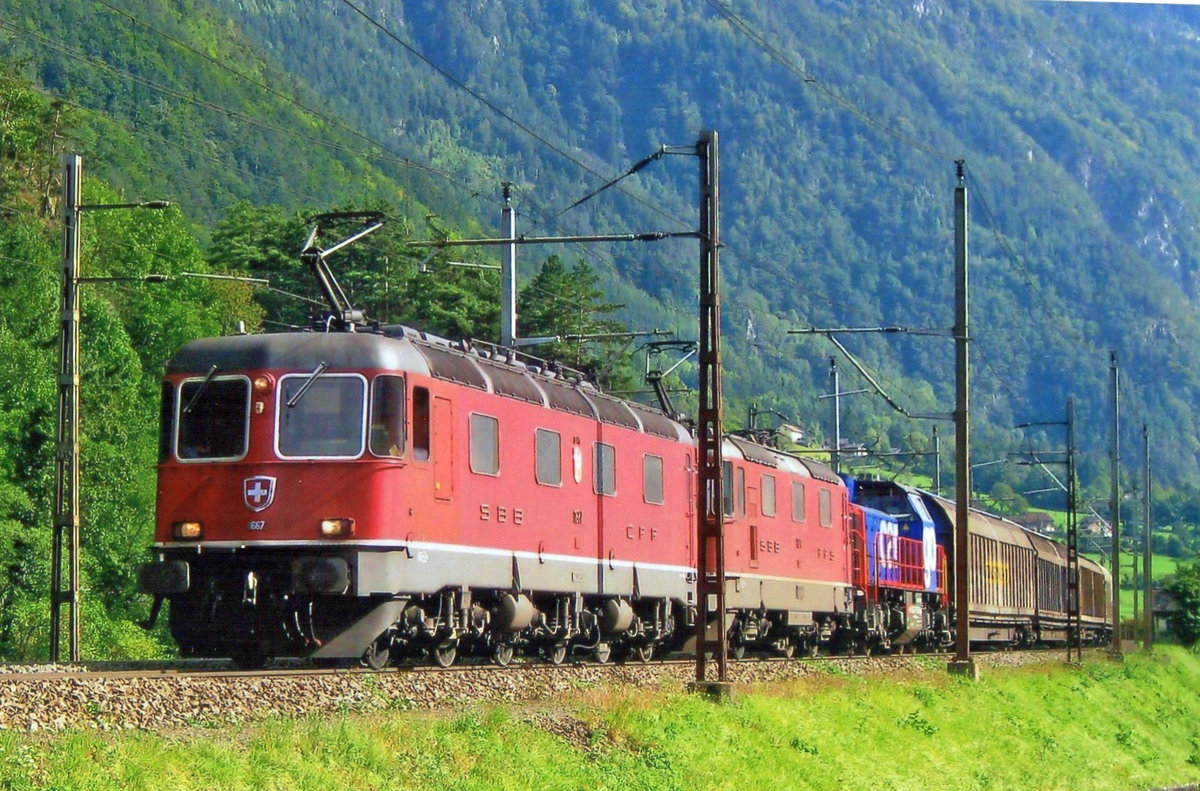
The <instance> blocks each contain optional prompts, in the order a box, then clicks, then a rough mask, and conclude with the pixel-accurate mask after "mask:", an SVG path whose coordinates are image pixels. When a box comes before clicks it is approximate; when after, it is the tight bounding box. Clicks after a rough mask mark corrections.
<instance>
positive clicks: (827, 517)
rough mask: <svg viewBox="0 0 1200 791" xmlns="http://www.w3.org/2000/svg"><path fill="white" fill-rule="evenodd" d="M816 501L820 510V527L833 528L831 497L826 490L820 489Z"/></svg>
mask: <svg viewBox="0 0 1200 791" xmlns="http://www.w3.org/2000/svg"><path fill="white" fill-rule="evenodd" d="M817 500H818V501H819V502H818V505H819V506H820V509H821V527H833V496H832V495H831V494H830V493H829V490H828V489H821V490H820V492H818V496H817Z"/></svg>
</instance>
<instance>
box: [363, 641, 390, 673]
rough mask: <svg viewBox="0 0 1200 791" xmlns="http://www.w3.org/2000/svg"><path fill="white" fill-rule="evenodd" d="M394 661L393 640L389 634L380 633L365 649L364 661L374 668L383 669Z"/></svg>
mask: <svg viewBox="0 0 1200 791" xmlns="http://www.w3.org/2000/svg"><path fill="white" fill-rule="evenodd" d="M391 661H392V640H391V636H390V635H387V634H383V635H380V636H379V637H377V638H376V639H375V642H373V643H371V644H370V645H369V646H367V650H366V651H363V655H362V663H363V664H364V665H366V666H367V667H369V668H371V669H372V670H383V669H384V668H385V667H387V666H388V663H389V662H391Z"/></svg>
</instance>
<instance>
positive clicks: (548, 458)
mask: <svg viewBox="0 0 1200 791" xmlns="http://www.w3.org/2000/svg"><path fill="white" fill-rule="evenodd" d="M536 435H537V436H536V444H535V448H534V450H535V453H536V454H537V460H536V465H537V469H536V471H535V475H536V476H537V482H538V483H540V484H542V485H543V486H562V437H561V436H560V435H559V433H558V432H557V431H549V430H547V429H544V428H539V429H537V431H536Z"/></svg>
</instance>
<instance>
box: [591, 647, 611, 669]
mask: <svg viewBox="0 0 1200 791" xmlns="http://www.w3.org/2000/svg"><path fill="white" fill-rule="evenodd" d="M592 658H593V659H595V660H596V662H597V663H599V664H601V665H607V664H608V661H609V660H610V659H612V646H611V645H609V644H608V643H600V645H598V646H596V650H594V651H593V652H592Z"/></svg>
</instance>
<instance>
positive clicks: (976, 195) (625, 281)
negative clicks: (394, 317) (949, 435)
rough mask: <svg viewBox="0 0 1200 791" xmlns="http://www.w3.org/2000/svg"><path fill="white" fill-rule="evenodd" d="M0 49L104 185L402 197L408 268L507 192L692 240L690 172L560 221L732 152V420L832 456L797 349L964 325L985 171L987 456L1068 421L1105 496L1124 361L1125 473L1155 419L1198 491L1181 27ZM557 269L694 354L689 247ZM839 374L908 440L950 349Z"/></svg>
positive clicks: (451, 35)
mask: <svg viewBox="0 0 1200 791" xmlns="http://www.w3.org/2000/svg"><path fill="white" fill-rule="evenodd" d="M131 17H134V18H136V20H137V21H135V20H134V19H131ZM0 22H3V23H4V25H5V26H6V27H4V28H0V34H3V35H4V36H5V37H6V39H7V40H6V43H5V44H4V47H5V51H6V52H7V53H8V54H9V55H10V56H11V57H19V58H26V59H28V62H27V65H26V67H25V73H26V74H29V75H32V76H33V77H34V78H35V79H36V80H37V81H38V82H39V84H40V85H41V86H42V87H43V88H44V89H45V90H47V91H49V92H51V93H53V94H55V95H58V96H64V97H67V98H68V99H70V100H71V101H72V102H76V103H78V104H80V105H83V106H85V107H88V108H90V109H91V110H92V111H94V112H89V113H87V114H86V118H87V119H88V122H87V129H89V130H90V132H89V133H88V134H85V135H83V136H82V139H80V140H78V141H75V142H77V143H78V144H79V145H81V146H83V147H84V148H85V149H86V150H87V151H88V152H89V153H90V154H91V156H92V157H93V158H94V159H96V160H98V162H97V165H96V166H97V168H103V169H104V171H103V172H105V174H106V175H107V176H109V177H110V178H111V179H112V180H113V181H114V183H117V184H123V185H127V186H128V187H129V188H130V189H137V190H138V191H139V192H145V191H148V190H151V189H154V190H159V191H161V190H162V189H164V188H166V189H171V188H174V190H175V194H176V195H177V196H179V198H180V200H181V201H182V203H183V204H184V206H185V207H187V210H188V211H189V213H190V214H191V216H192V217H193V218H195V219H196V220H197V221H201V222H207V221H208V220H210V219H211V218H213V217H216V216H219V215H220V214H221V213H222V211H223V210H224V207H226V206H228V205H229V202H230V201H231V200H232V199H233V198H249V199H250V200H252V201H254V202H256V203H280V204H283V205H285V206H288V207H295V206H301V205H307V206H314V207H318V208H330V207H333V206H335V205H345V204H346V203H348V202H354V201H367V200H373V199H380V198H383V199H387V200H403V201H410V202H409V203H408V204H407V206H408V211H409V216H410V218H415V220H416V222H412V223H411V225H412V227H411V235H412V236H413V237H414V238H422V237H424V236H426V235H428V233H429V232H430V230H429V229H427V228H425V227H423V226H422V224H421V222H420V220H421V218H422V214H423V210H422V209H419V208H417V205H418V204H420V205H422V206H428V207H429V208H430V209H432V210H433V211H435V212H438V213H439V214H440V215H441V217H442V218H444V219H442V220H439V221H438V222H439V223H440V224H441V225H442V226H445V227H449V228H451V229H453V230H454V232H457V233H463V234H467V233H469V231H468V226H469V225H470V224H471V223H474V224H475V226H476V228H475V230H478V228H479V227H487V226H490V225H492V224H493V223H494V222H495V217H496V215H497V214H498V211H499V207H498V201H497V196H498V194H499V184H500V182H501V181H504V180H508V181H512V182H514V183H515V186H516V202H517V206H518V210H519V211H520V212H521V228H520V230H521V231H524V232H527V233H530V234H542V233H559V232H568V233H577V232H585V233H586V232H612V231H643V230H659V229H662V230H679V229H681V228H686V227H688V226H689V225H690V224H694V222H695V220H694V218H695V207H694V202H695V197H694V196H695V164H694V160H690V159H683V158H678V157H665V158H663V159H662V160H660V161H657V162H655V163H653V164H651V165H649V166H647V167H646V168H644V169H642V170H641V171H640V172H639V173H638V174H637V175H636V176H634V177H632V178H630V179H628V180H627V181H625V182H623V183H622V185H621V187H620V188H619V189H612V190H608V191H605V192H603V193H601V194H600V195H598V196H597V197H595V198H593V199H592V200H591V201H589V202H587V203H585V204H584V205H582V206H580V207H578V208H574V209H571V210H567V211H564V209H565V208H566V207H567V206H569V205H570V204H571V203H572V202H574V201H575V200H576V199H577V198H579V197H581V196H583V195H584V194H586V193H587V192H589V191H590V190H592V189H594V188H595V187H597V186H599V185H600V184H602V183H603V182H604V181H606V180H607V179H608V178H610V177H613V176H616V175H618V174H620V173H621V172H623V171H624V170H625V169H626V168H628V167H629V166H630V165H632V164H633V163H635V162H637V161H638V160H640V159H641V158H643V157H644V156H646V155H648V154H651V153H653V152H654V151H655V150H657V149H658V147H659V146H660V145H662V144H690V143H692V142H694V141H695V139H696V135H697V132H698V130H699V129H701V128H714V129H716V130H718V132H719V133H720V135H721V161H722V177H723V184H722V189H723V194H722V211H723V237H724V242H725V244H726V248H725V250H724V252H723V257H722V264H723V273H724V278H725V280H724V286H725V293H724V301H723V305H724V317H725V329H726V332H727V333H728V343H729V345H728V347H727V348H728V353H727V355H726V362H727V364H728V367H729V372H728V374H727V377H726V380H725V381H726V383H727V387H728V388H729V394H730V395H731V397H732V398H733V400H732V402H731V403H732V407H731V409H730V418H731V419H733V420H738V419H740V412H741V407H742V406H743V405H744V404H745V403H747V402H749V401H758V402H759V403H761V404H763V405H764V406H770V407H773V408H775V409H777V410H778V411H780V412H783V413H786V414H790V415H794V416H795V417H796V418H797V419H798V420H800V421H801V422H802V423H804V424H805V425H806V426H807V427H808V428H809V429H810V430H812V431H815V432H819V431H820V426H819V424H820V423H821V422H823V416H824V414H825V411H826V410H825V406H824V404H823V402H822V403H818V401H817V400H816V396H817V394H818V393H820V392H822V391H824V390H825V389H826V388H827V386H828V385H827V380H826V376H825V371H826V368H827V357H828V356H830V355H831V354H832V352H833V349H832V347H831V346H830V345H829V344H828V343H827V342H826V341H824V340H821V339H817V338H806V337H797V336H789V335H788V334H787V330H789V329H795V328H800V327H805V326H809V325H817V326H830V325H834V326H839V325H875V324H902V325H907V326H920V327H941V328H945V327H948V326H949V325H950V323H951V321H952V316H951V311H952V304H951V303H952V300H951V296H952V295H951V285H950V271H951V263H952V261H951V237H950V225H951V211H950V207H951V194H952V189H953V187H954V183H955V181H954V164H953V160H955V159H957V158H962V159H965V160H966V163H967V168H968V186H969V187H970V189H971V194H972V198H973V199H972V221H973V225H972V236H971V254H972V313H973V319H972V320H973V327H972V330H973V335H974V337H975V344H974V357H973V360H974V388H975V389H974V393H975V400H974V406H975V416H976V418H977V419H978V423H977V424H976V425H977V430H976V447H977V448H978V451H977V452H978V453H980V454H981V456H982V455H988V457H989V458H991V457H992V454H1000V453H1004V452H1006V451H1009V450H1013V449H1014V448H1015V447H1017V446H1018V445H1019V443H1020V442H1021V439H1020V435H1018V434H1017V433H1016V432H1014V431H1012V429H1011V428H1010V427H1011V426H1012V425H1014V424H1016V423H1020V422H1025V421H1030V420H1047V419H1051V420H1052V419H1059V418H1060V417H1061V416H1062V413H1063V408H1064V405H1065V401H1066V398H1067V396H1068V395H1070V394H1075V395H1077V396H1078V397H1079V398H1080V399H1081V403H1080V417H1081V421H1082V422H1083V424H1084V425H1085V426H1087V428H1086V429H1085V430H1084V431H1082V432H1081V435H1082V436H1083V437H1084V438H1085V440H1086V442H1087V447H1086V450H1088V451H1089V452H1090V453H1089V456H1088V459H1087V461H1086V462H1085V464H1084V476H1085V481H1089V480H1095V479H1098V477H1099V476H1100V474H1101V472H1102V471H1103V469H1104V468H1105V467H1106V464H1107V462H1106V458H1105V434H1106V428H1105V426H1106V425H1107V424H1106V422H1105V421H1106V417H1105V414H1106V411H1107V378H1108V351H1109V350H1110V349H1115V350H1116V351H1117V352H1118V355H1119V359H1120V361H1121V363H1122V365H1123V367H1124V373H1123V383H1124V391H1123V399H1124V401H1123V412H1124V415H1125V417H1126V431H1127V436H1126V437H1125V444H1126V446H1127V447H1133V446H1134V438H1135V436H1137V435H1138V434H1139V433H1140V431H1139V429H1140V426H1139V425H1138V424H1140V423H1141V422H1142V421H1147V422H1149V423H1150V424H1151V426H1152V430H1153V432H1154V437H1155V449H1156V453H1157V454H1158V455H1159V456H1160V457H1162V458H1165V459H1169V463H1164V464H1161V465H1159V471H1160V474H1161V475H1162V476H1163V478H1164V479H1173V480H1174V481H1176V482H1182V481H1186V480H1187V479H1189V478H1192V477H1194V474H1195V473H1196V472H1197V470H1198V468H1200V421H1198V420H1197V418H1196V416H1195V414H1194V405H1195V404H1196V403H1197V402H1198V400H1200V399H1198V396H1200V373H1198V366H1197V365H1196V361H1197V357H1198V356H1200V325H1198V323H1197V319H1196V308H1195V305H1194V302H1195V299H1196V296H1197V293H1198V292H1200V258H1198V257H1197V255H1196V252H1195V251H1196V249H1197V241H1198V239H1197V229H1196V213H1197V206H1196V203H1197V185H1198V184H1200V167H1198V165H1197V160H1196V154H1197V148H1198V141H1200V133H1198V130H1197V123H1198V121H1200V119H1198V118H1197V111H1196V110H1195V107H1196V106H1198V103H1197V101H1196V98H1197V93H1198V91H1197V88H1198V85H1197V80H1198V79H1200V44H1198V43H1197V35H1198V34H1200V14H1198V13H1197V12H1196V11H1195V10H1194V9H1190V8H1170V9H1168V8H1165V7H1148V6H1141V5H1139V6H1127V7H1126V6H1120V5H1111V4H1104V3H1088V4H1065V3H1064V4H1059V3H1030V2H1018V1H1017V0H974V1H973V2H969V3H948V2H941V1H940V0H915V1H914V2H909V3H904V4H889V3H882V4H881V3H873V2H869V0H839V2H824V1H820V0H819V1H817V2H798V1H795V2H792V1H789V2H783V3H778V2H761V1H759V0H755V1H753V2H751V1H750V0H740V1H739V2H733V3H723V2H719V0H711V2H702V1H701V0H690V1H689V2H671V1H669V0H651V1H650V2H640V3H623V2H622V3H615V2H614V3H586V2H582V1H581V0H527V1H524V2H512V1H511V0H509V2H501V1H500V0H477V1H476V2H470V3H442V2H434V1H433V0H414V1H413V2H404V3H401V2H392V1H391V0H385V1H384V2H376V3H374V4H372V5H370V6H366V5H362V4H360V3H358V2H357V1H356V0H296V2H274V1H273V0H189V1H188V2H184V1H183V0H176V1H175V2H165V3H139V2H135V1H134V0H104V2H99V1H98V0H53V1H52V2H47V3H32V2H26V1H25V0H20V1H19V2H15V3H10V4H9V9H8V10H7V11H5V12H4V13H3V14H0ZM147 25H149V26H150V27H147ZM23 30H34V31H37V32H38V34H39V35H42V36H45V37H46V39H47V41H42V40H40V39H37V38H36V37H34V36H32V35H22V34H21V33H20V31H23ZM14 31H15V32H14ZM164 34H165V35H169V36H172V37H175V38H178V39H179V40H180V41H184V42H186V43H187V45H188V46H189V47H192V48H194V50H195V51H190V50H188V49H184V48H181V47H180V46H179V45H178V44H177V43H175V42H172V41H171V40H170V39H169V38H166V37H164ZM64 47H70V48H72V51H70V52H67V51H64V50H63V48H64ZM196 51H198V52H200V53H203V54H205V55H208V56H209V57H210V58H213V59H216V60H218V61H220V62H221V63H222V64H224V65H226V66H230V65H232V66H235V67H236V68H237V69H238V70H239V71H240V72H242V73H243V76H236V75H234V74H232V73H230V72H229V71H227V70H223V69H221V68H220V67H218V66H215V65H214V64H213V63H211V62H209V61H207V60H205V58H204V57H202V56H201V55H198V54H196ZM80 52H82V53H86V55H87V57H88V58H93V59H95V60H88V59H85V58H82V57H80V56H79V54H78V53H80ZM99 62H103V64H105V65H104V66H101V65H100V64H99ZM110 68H115V69H117V70H118V71H116V72H114V71H111V70H106V69H110ZM245 76H249V77H252V78H253V81H250V80H247V79H245V78H244V77H245ZM141 80H150V81H154V82H155V83H163V84H166V85H170V86H173V89H174V90H177V91H179V93H178V94H176V95H174V96H172V95H171V94H169V93H164V92H163V91H160V90H157V89H154V88H151V87H148V86H147V85H146V84H145V83H144V82H141ZM255 82H257V83H260V85H255V84H254V83H255ZM262 86H266V88H264V87H262ZM272 91H274V92H277V93H274V92H272ZM279 94H282V95H284V96H286V97H292V98H294V99H295V100H296V101H297V102H299V103H300V104H302V105H303V106H304V107H308V108H315V109H317V110H319V112H320V114H321V115H320V116H317V115H314V114H313V113H311V112H307V111H305V110H304V109H301V108H299V107H297V106H296V103H295V102H292V101H289V100H287V99H284V98H281V97H280V95H279ZM191 98H197V99H203V101H206V102H210V103H212V104H214V105H216V106H217V107H218V108H224V112H222V111H221V110H214V109H212V108H210V107H206V106H204V105H201V104H197V103H195V102H193V101H191ZM230 110H233V111H234V113H230V112H229V111H230ZM109 119H112V120H109ZM249 119H254V121H255V122H252V121H251V120H249ZM263 123H269V125H267V126H264V125H262V124H263ZM343 124H345V125H348V126H349V127H351V128H353V129H354V130H357V133H358V135H356V134H355V133H354V132H351V131H348V130H347V129H346V128H345V126H343ZM300 131H302V132H303V136H300V135H298V132H300ZM363 136H365V137H366V138H368V139H369V140H370V141H372V142H367V140H364V138H363ZM314 141H325V142H323V143H317V142H314ZM376 144H378V145H376ZM314 152H319V155H318V153H314ZM352 152H353V153H352ZM122 157H123V159H122ZM405 158H407V159H408V160H409V164H410V165H411V164H413V163H415V164H418V165H420V166H422V167H420V168H418V167H411V166H405V165H404V164H403V163H397V162H395V161H394V160H397V159H400V160H403V159H405ZM424 167H428V168H432V169H433V170H432V171H431V170H427V169H422V168H424ZM445 174H454V175H453V176H446V175H445ZM549 252H552V251H546V252H541V251H538V252H533V251H531V252H529V254H528V257H529V260H531V261H532V260H533V259H536V258H540V257H543V256H544V255H547V254H549ZM560 252H561V254H562V255H563V256H564V257H565V258H568V259H570V258H574V257H577V256H585V257H586V258H587V260H588V262H589V263H590V264H591V266H592V267H593V268H595V269H596V270H597V271H599V272H600V273H601V274H602V275H603V276H604V277H605V279H606V282H607V288H608V290H609V293H610V295H611V296H612V298H614V299H615V300H617V301H619V302H623V303H626V304H627V305H628V306H629V307H628V309H627V313H626V319H627V320H628V321H629V323H631V324H632V325H634V326H636V327H638V328H649V327H651V326H656V327H661V326H663V325H664V324H668V325H669V326H670V327H671V328H673V329H677V330H680V331H681V332H694V329H693V326H694V320H693V316H694V312H695V309H694V302H695V297H694V293H695V288H696V283H695V268H696V264H695V258H696V255H695V247H694V244H689V243H686V242H670V243H660V244H658V245H655V246H636V247H630V246H624V247H618V246H613V247H611V248H606V249H601V250H597V249H591V250H581V249H580V248H568V249H567V250H564V251H560ZM847 344H848V345H850V346H851V348H852V349H853V350H854V351H855V352H856V353H859V354H861V356H862V357H863V359H864V360H865V361H866V362H867V363H868V364H869V365H871V366H872V367H873V368H874V369H875V370H876V371H878V372H879V373H880V375H881V376H882V377H883V379H884V381H885V383H886V384H887V386H888V387H889V388H891V389H893V390H894V394H895V395H896V397H897V398H898V399H899V400H901V401H902V402H904V403H905V404H906V405H907V406H909V407H910V408H911V409H912V410H913V411H931V410H944V409H948V408H949V406H950V403H951V400H952V381H953V376H952V353H951V345H950V344H949V342H948V341H944V340H936V339H929V338H900V339H897V338H896V337H894V336H888V337H872V336H859V337H854V338H849V339H847ZM847 379H849V376H848V377H847ZM848 386H849V385H848ZM846 411H847V415H846V419H845V430H846V432H847V433H848V434H850V435H853V436H854V437H856V438H857V439H859V440H861V441H864V442H866V443H868V444H873V445H877V446H880V447H889V446H900V445H912V446H919V445H920V444H921V443H922V442H923V441H926V440H925V438H926V437H927V435H928V432H929V426H928V424H913V423H911V422H909V421H907V420H905V419H903V418H900V417H899V416H898V415H895V414H893V413H891V412H889V411H888V410H887V408H886V407H885V406H883V405H882V403H881V402H880V401H879V400H878V399H873V398H863V397H858V398H854V399H848V401H847V405H846ZM1032 441H1033V443H1034V444H1035V446H1041V447H1045V446H1046V445H1052V444H1057V443H1059V442H1061V438H1060V437H1059V436H1058V435H1056V434H1054V433H1053V432H1051V433H1050V434H1049V435H1047V436H1045V437H1036V436H1035V437H1034V438H1033V440H1032ZM1034 474H1036V473H1029V472H1028V471H1027V470H1026V469H1025V468H1018V467H1015V466H1013V465H996V466H995V467H990V468H987V469H986V470H982V469H981V471H980V482H981V484H982V485H983V486H985V487H987V486H989V485H991V484H994V483H995V482H996V481H997V480H1000V479H1003V480H1006V481H1009V482H1011V483H1013V484H1014V485H1016V488H1018V489H1019V488H1020V487H1021V486H1025V481H1024V480H1023V479H1024V478H1025V477H1026V476H1027V475H1034ZM1026 488H1035V487H1034V486H1032V485H1031V486H1028V487H1026Z"/></svg>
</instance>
